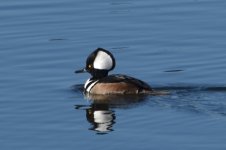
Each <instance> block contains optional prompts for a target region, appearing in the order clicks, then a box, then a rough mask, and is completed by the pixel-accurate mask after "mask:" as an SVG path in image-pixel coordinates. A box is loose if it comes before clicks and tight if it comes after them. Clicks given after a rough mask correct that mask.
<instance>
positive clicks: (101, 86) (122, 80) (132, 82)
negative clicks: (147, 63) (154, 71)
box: [75, 48, 155, 94]
mask: <svg viewBox="0 0 226 150" xmlns="http://www.w3.org/2000/svg"><path fill="white" fill-rule="evenodd" d="M114 67H115V58H114V56H113V55H112V54H111V53H110V52H109V51H107V50H105V49H103V48H97V49H96V50H95V51H94V52H92V53H91V54H90V55H89V56H88V58H87V60H86V67H85V68H84V69H81V70H77V71H75V73H82V72H88V73H90V74H91V75H92V77H91V78H89V79H88V80H87V81H86V83H85V85H84V90H85V92H86V93H89V94H154V93H155V92H154V90H153V89H152V88H151V87H150V86H149V85H148V84H147V83H145V82H143V81H141V80H139V79H136V78H133V77H130V76H127V75H121V74H114V75H108V72H109V71H111V70H113V69H114Z"/></svg>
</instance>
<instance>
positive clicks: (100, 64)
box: [93, 51, 113, 70]
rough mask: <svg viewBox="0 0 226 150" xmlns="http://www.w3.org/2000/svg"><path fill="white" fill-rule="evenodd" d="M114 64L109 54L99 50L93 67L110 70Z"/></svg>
mask: <svg viewBox="0 0 226 150" xmlns="http://www.w3.org/2000/svg"><path fill="white" fill-rule="evenodd" d="M112 66H113V60H112V58H111V56H110V55H109V54H107V53H106V52H103V51H99V52H98V53H97V56H96V58H95V60H94V63H93V67H94V68H95V69H105V70H110V69H111V68H112Z"/></svg>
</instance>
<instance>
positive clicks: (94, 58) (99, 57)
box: [75, 48, 115, 79]
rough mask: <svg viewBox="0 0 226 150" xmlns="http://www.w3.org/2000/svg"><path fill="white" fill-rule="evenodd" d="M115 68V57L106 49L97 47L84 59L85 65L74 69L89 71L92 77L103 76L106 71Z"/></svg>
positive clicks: (81, 71) (105, 74)
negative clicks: (79, 68)
mask: <svg viewBox="0 0 226 150" xmlns="http://www.w3.org/2000/svg"><path fill="white" fill-rule="evenodd" d="M114 68H115V58H114V56H113V55H112V54H111V53H110V52H109V51H107V50H105V49H103V48H97V49H96V50H95V51H93V52H92V53H91V54H90V55H89V56H88V58H87V59H86V67H85V68H83V69H81V70H77V71H75V73H83V72H88V73H90V74H91V75H92V76H93V78H94V79H98V78H103V77H105V76H107V75H108V72H109V71H111V70H113V69H114Z"/></svg>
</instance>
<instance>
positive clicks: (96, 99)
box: [76, 93, 146, 134]
mask: <svg viewBox="0 0 226 150" xmlns="http://www.w3.org/2000/svg"><path fill="white" fill-rule="evenodd" d="M84 96H85V98H86V99H88V100H89V101H90V103H91V104H90V105H89V106H88V107H87V106H81V105H76V109H81V108H83V110H84V109H85V112H86V118H87V121H88V122H89V123H90V124H91V126H92V127H91V128H89V129H90V130H93V131H96V132H97V134H106V133H109V132H111V131H114V129H113V125H114V124H115V123H116V115H115V111H114V109H115V108H122V109H124V108H129V107H132V106H133V105H137V104H138V103H140V102H143V101H144V100H145V99H146V96H145V95H140V96H138V95H127V96H125V95H124V96H122V95H91V94H89V93H84Z"/></svg>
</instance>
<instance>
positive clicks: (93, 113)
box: [86, 103, 115, 134]
mask: <svg viewBox="0 0 226 150" xmlns="http://www.w3.org/2000/svg"><path fill="white" fill-rule="evenodd" d="M86 118H87V120H88V121H89V122H90V123H91V125H92V127H91V128H90V130H94V131H97V133H102V134H104V133H107V132H110V131H113V129H112V127H113V124H114V123H115V114H114V111H113V110H110V108H109V106H108V105H107V104H95V103H93V104H91V107H90V108H88V109H86Z"/></svg>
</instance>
